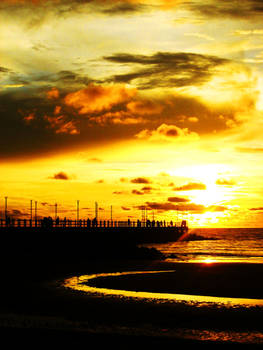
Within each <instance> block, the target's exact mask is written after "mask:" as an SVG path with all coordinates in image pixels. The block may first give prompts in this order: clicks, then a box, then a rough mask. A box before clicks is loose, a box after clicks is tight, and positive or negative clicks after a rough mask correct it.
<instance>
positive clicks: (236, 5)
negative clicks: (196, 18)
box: [185, 0, 263, 20]
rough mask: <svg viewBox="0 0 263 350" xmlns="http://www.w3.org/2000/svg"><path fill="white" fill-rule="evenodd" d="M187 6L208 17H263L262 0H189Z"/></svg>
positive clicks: (248, 18)
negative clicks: (204, 0)
mask: <svg viewBox="0 0 263 350" xmlns="http://www.w3.org/2000/svg"><path fill="white" fill-rule="evenodd" d="M185 6H186V7H187V8H188V9H190V10H192V11H194V12H197V13H198V14H201V15H203V16H206V17H212V18H213V17H222V18H225V17H230V18H234V19H245V20H246V19H247V20H250V19H251V18H252V17H253V19H254V20H256V19H260V18H261V19H262V15H263V2H262V0H242V1H238V2H237V1H229V0H208V1H206V2H205V3H204V2H202V1H188V2H186V4H185Z"/></svg>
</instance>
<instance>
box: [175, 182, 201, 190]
mask: <svg viewBox="0 0 263 350" xmlns="http://www.w3.org/2000/svg"><path fill="white" fill-rule="evenodd" d="M173 190H174V191H193V190H206V185H205V184H202V183H198V182H189V183H188V184H185V185H182V186H177V187H174V188H173Z"/></svg>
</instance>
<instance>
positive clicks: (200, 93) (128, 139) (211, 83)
mask: <svg viewBox="0 0 263 350" xmlns="http://www.w3.org/2000/svg"><path fill="white" fill-rule="evenodd" d="M0 57H1V60H0V82H1V83H0V84H1V85H0V117H1V129H0V130H1V137H0V159H1V163H0V209H1V213H0V214H1V215H2V217H3V214H4V204H5V199H4V197H5V196H7V197H8V212H9V214H10V215H12V216H13V217H17V218H18V217H20V218H28V216H29V212H30V200H33V201H37V202H38V214H39V216H47V215H51V216H53V217H54V204H55V203H57V205H58V215H59V216H60V217H61V218H64V217H67V218H72V219H75V217H76V201H77V200H79V201H80V216H81V217H82V218H87V217H89V218H93V217H94V203H95V201H97V202H98V205H99V208H100V210H99V219H102V220H104V219H108V218H109V217H110V207H111V205H112V207H113V218H114V219H116V220H117V219H118V220H121V219H123V220H124V219H128V218H130V219H131V220H137V219H140V218H141V207H142V206H145V207H146V208H147V212H148V216H149V218H152V216H153V214H154V217H155V219H156V220H158V219H159V220H176V218H177V215H178V216H179V218H180V219H182V218H186V219H188V220H189V224H190V226H193V227H196V226H202V227H263V161H262V156H263V70H262V68H263V2H262V0H242V1H235V0H232V1H230V0H207V1H201V0H1V2H0Z"/></svg>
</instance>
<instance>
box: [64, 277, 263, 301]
mask: <svg viewBox="0 0 263 350" xmlns="http://www.w3.org/2000/svg"><path fill="white" fill-rule="evenodd" d="M167 272H175V270H168V271H167V270H165V271H164V270H161V271H129V272H116V273H100V274H91V275H82V276H75V277H71V278H68V279H66V280H65V281H64V283H63V285H64V287H66V288H71V289H73V290H77V291H82V292H86V293H92V294H94V293H95V294H102V295H113V296H119V297H129V298H143V299H151V300H155V301H156V302H158V300H159V301H161V300H169V301H174V302H186V303H189V304H196V305H197V306H201V305H202V304H209V303H213V304H218V305H222V306H229V307H235V306H237V307H239V306H247V307H250V306H263V299H248V298H229V297H227V298H226V297H220V296H218V297H215V296H204V295H188V294H176V293H152V292H144V291H130V290H121V289H111V288H100V287H94V286H90V285H89V282H90V281H91V280H94V279H96V278H99V277H106V278H107V277H116V278H117V277H118V276H127V275H136V274H161V273H167ZM138 289H139V286H138Z"/></svg>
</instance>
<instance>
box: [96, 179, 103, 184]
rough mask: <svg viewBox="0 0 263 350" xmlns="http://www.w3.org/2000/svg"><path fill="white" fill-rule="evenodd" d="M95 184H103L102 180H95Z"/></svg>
mask: <svg viewBox="0 0 263 350" xmlns="http://www.w3.org/2000/svg"><path fill="white" fill-rule="evenodd" d="M96 183H97V184H103V183H104V180H103V179H100V180H97V181H96Z"/></svg>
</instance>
